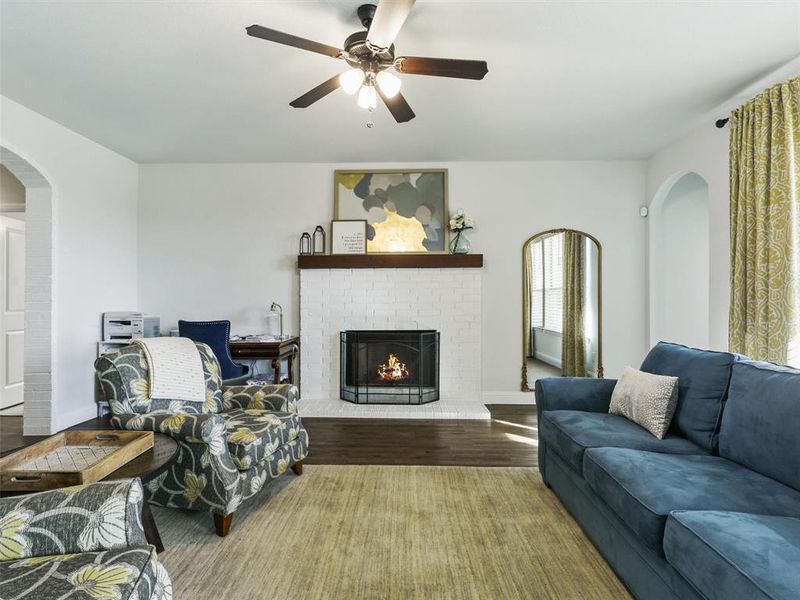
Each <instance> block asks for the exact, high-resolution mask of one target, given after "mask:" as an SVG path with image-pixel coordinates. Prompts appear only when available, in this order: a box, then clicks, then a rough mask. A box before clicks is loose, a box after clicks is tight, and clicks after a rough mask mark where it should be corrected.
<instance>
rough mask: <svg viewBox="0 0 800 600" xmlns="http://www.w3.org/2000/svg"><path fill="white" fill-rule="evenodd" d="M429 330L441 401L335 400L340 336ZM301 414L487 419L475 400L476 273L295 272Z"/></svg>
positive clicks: (478, 308)
mask: <svg viewBox="0 0 800 600" xmlns="http://www.w3.org/2000/svg"><path fill="white" fill-rule="evenodd" d="M347 329H435V330H437V331H439V332H440V334H441V342H440V352H441V354H440V367H439V369H440V370H439V373H440V386H441V400H440V401H439V402H433V403H431V404H429V405H424V406H410V407H409V406H379V405H370V406H365V405H353V404H350V403H348V402H345V401H343V400H339V333H340V332H341V331H344V330H347ZM300 344H301V352H300V373H301V382H302V383H301V385H302V401H301V405H302V406H301V411H302V412H303V413H304V414H306V415H308V416H312V415H319V416H376V417H387V416H389V417H406V418H415V417H433V418H436V417H438V418H488V411H487V410H486V408H485V407H484V406H483V404H482V402H481V364H482V363H481V269H479V268H375V269H373V268H366V269H364V268H359V269H301V270H300Z"/></svg>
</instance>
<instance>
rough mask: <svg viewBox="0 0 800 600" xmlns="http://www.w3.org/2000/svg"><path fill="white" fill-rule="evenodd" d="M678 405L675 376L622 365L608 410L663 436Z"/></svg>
mask: <svg viewBox="0 0 800 600" xmlns="http://www.w3.org/2000/svg"><path fill="white" fill-rule="evenodd" d="M677 404H678V378H677V377H666V376H664V375H653V374H651V373H645V372H643V371H637V370H636V369H632V368H631V367H625V370H624V371H623V372H622V376H621V377H620V378H619V379H618V380H617V385H615V386H614V392H613V393H612V394H611V405H610V406H609V407H608V412H610V413H611V414H612V415H622V416H623V417H625V418H626V419H628V420H630V421H633V422H634V423H636V424H638V425H641V426H642V427H644V428H645V429H647V431H649V432H650V433H652V434H653V435H654V436H656V437H657V438H658V439H663V438H664V436H665V435H666V434H667V430H668V429H669V424H670V423H671V422H672V415H673V414H674V413H675V407H676V405H677Z"/></svg>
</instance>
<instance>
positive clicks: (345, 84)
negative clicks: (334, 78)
mask: <svg viewBox="0 0 800 600" xmlns="http://www.w3.org/2000/svg"><path fill="white" fill-rule="evenodd" d="M362 83H364V71H362V70H361V69H350V70H348V71H345V72H344V73H342V74H341V75H339V86H341V88H342V89H343V90H344V91H345V93H347V94H350V95H351V96H352V95H353V94H355V93H356V92H357V91H358V89H359V88H360V87H361V84H362Z"/></svg>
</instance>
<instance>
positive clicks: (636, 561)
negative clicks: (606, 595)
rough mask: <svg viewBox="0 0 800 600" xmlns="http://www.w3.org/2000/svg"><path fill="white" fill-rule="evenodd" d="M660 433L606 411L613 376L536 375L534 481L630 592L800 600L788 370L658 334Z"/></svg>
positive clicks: (796, 393) (792, 386)
mask: <svg viewBox="0 0 800 600" xmlns="http://www.w3.org/2000/svg"><path fill="white" fill-rule="evenodd" d="M641 370H643V371H647V372H650V373H656V374H660V375H672V376H676V377H678V378H679V381H678V384H679V394H678V405H677V408H676V411H675V416H674V417H673V420H672V424H671V427H670V431H669V432H668V434H667V435H666V437H665V438H664V439H663V440H659V439H657V438H655V437H654V436H652V435H651V434H650V433H649V432H647V431H646V430H645V429H643V428H641V427H639V426H638V425H636V424H635V423H632V422H630V421H628V420H626V419H625V418H623V417H621V416H617V415H610V414H608V406H609V402H610V400H611V393H612V391H613V389H614V385H615V383H616V382H615V381H614V380H603V379H576V378H547V379H540V380H539V381H537V382H536V387H535V390H536V405H537V413H538V416H539V470H540V472H541V474H542V478H543V479H544V482H545V483H546V484H547V486H548V487H550V488H551V489H552V490H553V491H554V492H555V493H556V494H557V495H558V497H559V498H560V499H561V501H562V502H563V503H564V506H566V508H567V510H569V512H570V513H571V514H572V515H573V516H574V517H575V519H576V520H577V521H578V522H579V523H580V525H581V527H582V528H583V530H584V531H585V532H586V534H587V535H588V536H589V538H590V539H591V540H592V542H593V543H594V544H595V546H597V548H598V549H599V550H600V552H601V553H602V554H603V556H604V557H605V559H606V560H607V561H608V562H609V564H610V565H611V566H612V567H613V568H614V570H615V571H616V572H617V574H618V575H619V577H620V578H621V579H622V581H623V582H624V583H625V585H627V586H628V589H629V590H630V591H631V592H632V593H633V594H634V596H636V597H637V598H642V599H647V600H651V599H653V600H660V599H670V600H686V599H692V598H705V599H710V600H745V599H746V600H753V599H772V600H777V599H781V600H783V599H790V598H791V599H793V600H796V599H798V598H800V371H798V370H795V369H791V368H789V367H780V366H776V365H773V364H769V363H762V362H756V361H751V360H747V359H745V358H744V357H741V356H736V355H733V354H730V353H727V352H710V351H704V350H696V349H693V348H687V347H686V346H681V345H678V344H670V343H664V342H661V343H659V344H658V345H656V346H655V347H654V348H653V349H652V350H651V351H650V353H649V354H648V355H647V357H646V358H645V360H644V362H643V363H642V366H641Z"/></svg>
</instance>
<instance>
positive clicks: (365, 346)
mask: <svg viewBox="0 0 800 600" xmlns="http://www.w3.org/2000/svg"><path fill="white" fill-rule="evenodd" d="M340 350H341V352H340V398H341V399H342V400H347V401H348V402H354V403H356V404H426V403H428V402H434V401H436V400H438V399H439V333H438V332H437V331H433V330H391V331H384V330H380V331H376V330H369V331H354V330H348V331H342V332H341V334H340Z"/></svg>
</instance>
